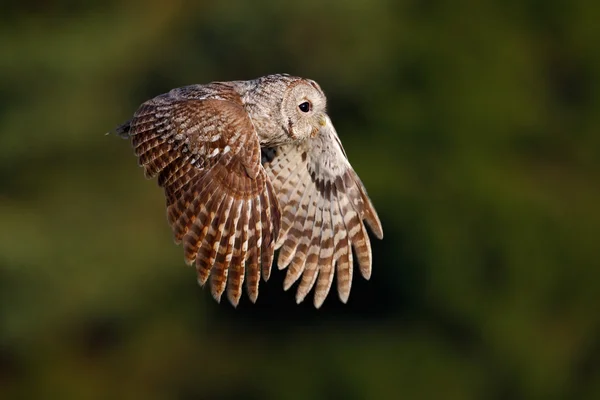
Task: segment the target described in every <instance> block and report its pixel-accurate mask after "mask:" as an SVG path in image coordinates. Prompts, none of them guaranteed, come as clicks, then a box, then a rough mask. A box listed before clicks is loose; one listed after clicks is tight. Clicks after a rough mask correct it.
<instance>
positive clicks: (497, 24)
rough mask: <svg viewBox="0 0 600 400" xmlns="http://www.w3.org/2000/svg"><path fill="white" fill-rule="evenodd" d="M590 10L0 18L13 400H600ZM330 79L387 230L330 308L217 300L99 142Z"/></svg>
mask: <svg viewBox="0 0 600 400" xmlns="http://www.w3.org/2000/svg"><path fill="white" fill-rule="evenodd" d="M598 21H600V5H599V3H598V2H597V1H595V0H579V1H571V2H568V1H560V0H548V1H540V0H523V1H514V0H508V1H504V2H500V1H487V2H481V1H475V0H464V1H443V0H403V1H391V0H389V1H386V0H379V1H375V0H350V1H335V2H322V1H317V0H305V1H302V2H279V1H275V0H273V1H267V0H261V1H252V2H250V1H248V2H241V1H239V2H238V1H221V2H216V1H214V2H194V3H191V2H190V3H186V2H182V1H171V2H166V1H156V0H148V1H140V0H130V1H121V2H116V1H115V2H101V1H90V2H87V3H85V2H83V3H82V2H75V1H67V0H52V1H46V2H42V1H32V0H28V1H23V2H20V3H16V2H15V3H11V4H5V5H3V12H2V15H0V53H1V54H2V55H1V56H0V92H1V93H2V97H1V98H0V180H1V185H0V221H1V222H0V226H1V227H2V228H1V229H0V316H1V320H0V322H1V325H0V397H1V398H27V399H33V398H60V399H82V398H85V399H95V398H98V399H106V398H124V399H126V398H131V399H138V398H145V399H150V398H178V399H191V398H201V399H219V398H220V399H229V398H287V399H307V398H348V399H352V398H356V399H362V398H369V399H375V398H436V399H437V398H447V399H453V398H456V399H467V398H473V399H474V398H485V399H504V398H508V399H517V398H528V399H529V398H568V399H574V398H588V399H591V398H596V399H597V398H600V312H599V305H600V269H599V267H600V265H599V262H598V255H599V246H598V243H597V242H598V239H599V238H600V212H599V210H600V186H599V182H600V134H599V128H600V112H599V111H600V51H599V47H598V44H599V43H600V25H599V23H598ZM274 72H288V73H291V74H296V75H301V76H306V77H310V78H313V79H315V80H317V81H318V82H319V83H320V84H321V86H322V87H323V88H324V90H325V91H326V93H327V94H328V98H329V110H330V115H331V116H332V119H333V121H334V123H335V124H336V127H337V130H338V132H339V133H340V135H341V137H342V140H343V141H344V145H345V147H346V151H347V153H348V155H349V158H350V160H351V161H352V163H353V165H354V166H355V168H356V170H357V172H358V173H359V174H360V176H361V178H362V180H363V181H364V182H365V184H366V186H367V188H368V189H369V194H370V195H371V197H372V199H373V201H374V203H375V205H376V206H377V209H378V211H379V213H380V217H381V220H382V222H383V226H384V231H385V238H384V240H383V241H374V242H373V253H374V271H373V277H372V279H371V281H369V282H366V281H364V280H362V279H361V278H359V277H355V279H354V285H353V290H352V294H351V296H350V301H349V303H348V304H347V305H342V304H340V302H339V300H338V299H337V297H336V295H335V294H334V293H332V294H330V296H329V298H328V299H327V301H326V302H325V304H324V306H323V307H322V309H320V310H318V311H317V310H314V309H313V306H312V302H311V301H307V302H305V303H303V304H301V305H296V304H295V303H294V296H293V294H292V293H289V292H283V290H282V288H281V287H282V280H283V275H284V274H283V273H282V272H278V271H275V272H274V274H273V276H272V277H271V280H270V281H269V282H268V283H267V284H262V286H261V294H260V296H259V299H258V303H257V304H256V305H252V304H249V301H248V300H247V298H243V300H242V303H241V305H240V306H239V307H238V308H237V309H235V310H234V309H233V308H232V307H231V306H230V305H229V304H227V303H225V302H224V303H223V304H220V305H218V304H216V303H215V302H214V301H213V300H212V298H211V297H210V294H209V292H208V291H206V290H202V289H200V288H199V287H198V286H197V284H196V281H195V274H194V271H193V269H191V268H186V267H185V266H184V264H183V261H182V250H181V248H179V247H177V246H175V245H173V242H172V239H171V233H170V229H169V228H168V226H167V223H166V219H165V217H164V213H165V211H164V200H163V198H162V193H161V191H160V190H159V188H157V186H156V184H155V182H148V181H145V180H144V179H143V178H142V176H143V174H142V172H141V170H140V169H139V168H137V167H136V161H135V158H134V157H133V155H132V151H131V148H130V146H129V145H128V144H127V143H126V142H124V141H121V140H119V139H117V138H115V137H111V136H108V137H107V136H104V133H105V132H106V131H108V130H110V129H112V128H113V127H115V126H116V125H118V124H119V123H120V122H122V121H124V120H126V119H128V118H129V117H130V116H131V115H132V113H133V112H134V111H135V109H136V107H137V105H138V104H140V103H141V102H143V101H144V100H146V99H148V98H150V97H153V96H155V95H157V94H160V93H163V92H165V91H167V90H169V89H170V88H172V87H177V86H183V85H187V84H191V83H206V82H209V81H213V80H236V79H250V78H254V77H257V76H261V75H265V74H268V73H274Z"/></svg>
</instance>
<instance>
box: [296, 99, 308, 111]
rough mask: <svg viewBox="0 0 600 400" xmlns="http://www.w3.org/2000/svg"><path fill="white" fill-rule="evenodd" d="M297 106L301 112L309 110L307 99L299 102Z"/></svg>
mask: <svg viewBox="0 0 600 400" xmlns="http://www.w3.org/2000/svg"><path fill="white" fill-rule="evenodd" d="M298 108H299V109H300V111H302V112H303V113H307V112H309V111H310V103H309V102H308V101H305V102H304V103H300V105H299V106H298Z"/></svg>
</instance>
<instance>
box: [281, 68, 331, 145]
mask: <svg viewBox="0 0 600 400" xmlns="http://www.w3.org/2000/svg"><path fill="white" fill-rule="evenodd" d="M326 105H327V99H326V97H325V93H323V91H322V90H321V88H320V87H319V85H318V84H317V83H316V82H315V81H312V80H309V79H298V80H295V81H293V82H291V83H290V84H289V85H288V86H287V88H286V89H285V91H284V93H283V99H282V102H281V118H282V122H283V127H284V128H285V129H286V130H287V134H288V135H289V136H290V137H291V138H292V139H304V138H308V137H314V136H315V135H316V134H317V133H318V132H319V129H321V127H323V126H325V125H326V124H327V114H326V113H325V107H326Z"/></svg>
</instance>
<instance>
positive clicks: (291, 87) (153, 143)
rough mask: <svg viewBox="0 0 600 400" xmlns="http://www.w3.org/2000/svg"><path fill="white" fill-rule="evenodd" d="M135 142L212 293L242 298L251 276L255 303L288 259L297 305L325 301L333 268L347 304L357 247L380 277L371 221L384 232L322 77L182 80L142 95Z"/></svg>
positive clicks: (366, 270)
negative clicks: (329, 107) (310, 299)
mask: <svg viewBox="0 0 600 400" xmlns="http://www.w3.org/2000/svg"><path fill="white" fill-rule="evenodd" d="M116 133H117V134H118V135H119V136H121V137H124V138H128V139H130V140H131V142H132V145H133V148H134V152H135V155H136V156H137V157H138V163H139V165H140V166H142V167H143V169H144V172H145V175H146V177H148V178H153V177H158V184H159V185H160V186H161V187H162V188H163V189H164V193H165V197H166V208H167V218H168V221H169V224H170V226H171V228H172V230H173V235H174V239H175V242H176V243H178V244H179V243H182V244H183V250H184V257H185V261H186V262H187V263H188V264H190V265H194V266H195V268H196V271H197V277H198V282H199V283H200V285H201V286H204V285H205V284H206V283H207V282H208V281H210V282H209V286H210V291H211V294H212V296H213V297H214V298H215V299H216V300H217V301H220V299H221V296H222V295H223V293H224V292H225V291H227V298H228V299H229V301H230V303H231V304H232V305H233V306H234V307H235V306H237V304H238V302H239V300H240V297H241V295H242V291H243V285H244V282H245V285H246V291H247V294H248V297H249V298H250V300H251V301H252V302H256V299H257V297H258V286H259V281H260V279H261V276H262V278H263V280H264V281H267V280H268V278H269V275H270V273H271V265H272V264H273V260H274V258H275V251H276V250H278V253H277V260H276V263H277V267H278V268H279V269H285V268H287V273H286V276H285V281H284V290H288V289H289V288H290V287H291V286H292V285H293V284H294V283H295V282H297V281H298V280H299V281H300V282H299V284H298V287H297V292H296V302H297V303H300V302H301V301H303V300H304V299H305V297H306V296H307V294H308V293H309V292H310V290H311V289H312V288H313V287H315V290H314V305H315V307H317V308H319V307H320V306H321V305H322V304H323V301H324V300H325V298H326V296H327V294H328V293H329V291H330V288H331V285H332V282H333V278H334V275H335V276H336V284H337V292H338V295H339V298H340V299H341V301H342V302H344V303H345V302H346V301H347V300H348V297H349V294H350V287H351V283H352V270H353V264H354V261H353V250H352V249H354V254H355V256H356V258H357V259H358V267H359V269H360V272H361V274H362V276H363V277H364V278H366V279H369V277H370V275H371V244H370V241H369V236H368V234H367V231H366V228H365V225H364V223H363V221H364V222H366V224H367V225H368V226H369V227H370V229H371V230H372V232H373V234H374V235H375V236H376V237H377V238H379V239H381V238H383V230H382V227H381V222H380V221H379V217H378V216H377V213H376V211H375V208H374V207H373V205H372V203H371V201H370V199H369V197H368V195H367V192H366V190H365V187H364V186H363V184H362V182H361V181H360V179H359V178H358V175H357V174H356V173H355V172H354V170H353V169H352V167H351V166H350V163H349V162H348V159H347V157H346V153H345V151H344V149H343V147H342V144H341V142H340V139H339V137H338V135H337V133H336V131H335V129H334V127H333V124H332V123H331V120H330V118H329V116H328V115H327V113H326V98H325V94H324V93H323V90H321V87H320V86H319V85H318V84H317V83H316V82H315V81H313V80H310V79H304V78H300V77H294V76H290V75H287V74H277V75H268V76H264V77H261V78H258V79H254V80H248V81H232V82H212V83H209V84H206V85H191V86H185V87H181V88H177V89H173V90H171V91H170V92H168V93H165V94H161V95H159V96H157V97H155V98H153V99H150V100H148V101H146V102H145V103H143V104H142V105H141V106H140V107H139V108H138V110H137V111H136V112H135V114H134V115H133V118H132V119H131V120H129V121H127V122H125V123H124V124H122V125H120V126H119V127H118V128H117V129H116Z"/></svg>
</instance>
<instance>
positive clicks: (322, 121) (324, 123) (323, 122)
mask: <svg viewBox="0 0 600 400" xmlns="http://www.w3.org/2000/svg"><path fill="white" fill-rule="evenodd" d="M319 125H321V126H327V115H325V114H321V115H319Z"/></svg>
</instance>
